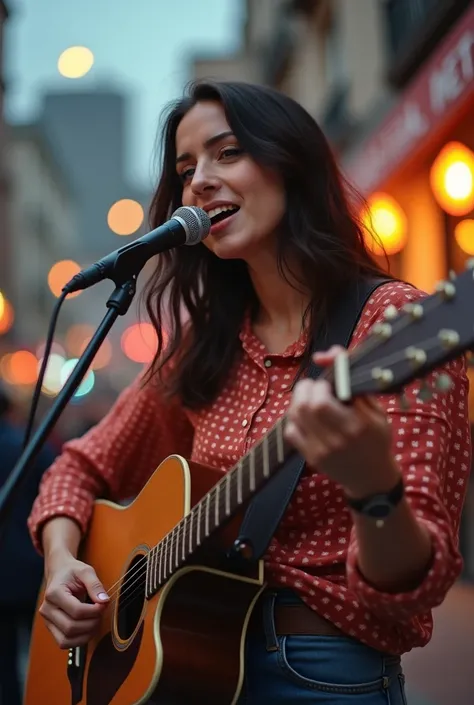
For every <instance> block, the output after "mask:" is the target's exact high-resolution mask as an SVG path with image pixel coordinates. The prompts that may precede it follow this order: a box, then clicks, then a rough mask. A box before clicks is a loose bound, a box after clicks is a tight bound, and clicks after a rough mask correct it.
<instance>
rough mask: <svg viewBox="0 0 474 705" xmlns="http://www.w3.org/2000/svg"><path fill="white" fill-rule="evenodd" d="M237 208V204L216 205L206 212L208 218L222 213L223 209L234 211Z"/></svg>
mask: <svg viewBox="0 0 474 705" xmlns="http://www.w3.org/2000/svg"><path fill="white" fill-rule="evenodd" d="M236 208H237V206H231V205H229V206H217V208H213V209H212V210H210V211H208V212H207V215H208V216H209V218H214V216H216V215H219V213H224V212H225V211H234V210H235V209H236Z"/></svg>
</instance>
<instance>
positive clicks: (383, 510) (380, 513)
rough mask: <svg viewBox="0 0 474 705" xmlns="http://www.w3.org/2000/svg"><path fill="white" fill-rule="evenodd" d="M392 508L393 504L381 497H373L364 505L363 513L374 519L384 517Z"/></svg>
mask: <svg viewBox="0 0 474 705" xmlns="http://www.w3.org/2000/svg"><path fill="white" fill-rule="evenodd" d="M392 509H393V504H392V503H391V502H389V501H388V500H387V499H385V498H383V497H379V498H377V497H374V499H373V500H372V501H371V502H368V504H367V505H366V506H365V507H364V509H363V512H364V514H368V515H369V516H371V517H373V518H374V519H384V518H385V517H387V516H388V515H389V514H390V512H391V511H392Z"/></svg>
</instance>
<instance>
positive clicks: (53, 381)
mask: <svg viewBox="0 0 474 705" xmlns="http://www.w3.org/2000/svg"><path fill="white" fill-rule="evenodd" d="M42 362H43V360H42V359H41V360H39V362H38V372H39V369H40V367H41V364H42ZM65 362H66V361H65V359H64V357H63V356H62V355H58V354H57V353H53V354H52V355H50V356H49V359H48V364H47V365H46V373H45V375H44V379H43V385H42V387H41V390H42V391H43V393H44V394H46V395H47V396H50V397H54V396H56V394H57V393H58V392H59V391H60V389H61V387H62V383H61V370H62V368H63V365H64V363H65Z"/></svg>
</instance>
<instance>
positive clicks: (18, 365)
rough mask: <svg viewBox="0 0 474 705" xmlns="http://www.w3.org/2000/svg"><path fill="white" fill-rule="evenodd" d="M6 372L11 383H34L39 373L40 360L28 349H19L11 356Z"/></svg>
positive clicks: (6, 376)
mask: <svg viewBox="0 0 474 705" xmlns="http://www.w3.org/2000/svg"><path fill="white" fill-rule="evenodd" d="M4 374H5V379H6V380H7V381H8V382H10V384H34V383H35V382H36V379H37V375H38V360H37V359H36V357H35V355H33V353H31V352H29V351H28V350H17V352H14V353H12V354H11V355H10V356H9V358H8V362H7V363H6V365H5V371H4Z"/></svg>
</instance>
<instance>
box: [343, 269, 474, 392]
mask: <svg viewBox="0 0 474 705" xmlns="http://www.w3.org/2000/svg"><path fill="white" fill-rule="evenodd" d="M473 346H474V261H471V262H470V263H469V265H468V268H467V270H466V271H465V272H463V273H462V274H461V275H459V276H458V277H456V278H454V279H452V280H451V281H446V282H440V283H439V284H438V286H437V287H436V292H435V293H434V294H432V295H430V296H427V297H425V298H423V299H420V300H418V301H414V302H413V303H409V304H407V305H406V306H405V307H404V308H403V309H402V310H400V311H397V309H396V308H395V307H394V306H388V307H387V309H386V311H385V319H384V321H382V322H380V323H377V324H375V326H374V327H373V328H372V330H371V332H370V334H369V336H368V337H367V338H366V340H365V341H364V343H363V344H362V345H360V346H359V347H358V348H356V349H355V350H354V352H353V353H352V354H351V355H347V356H345V355H342V356H341V357H340V358H339V360H338V361H337V362H336V364H335V365H334V370H333V374H334V379H335V388H336V394H337V396H338V397H339V398H340V399H343V400H344V399H346V400H347V399H349V398H351V397H352V396H354V397H355V396H360V395H367V394H389V393H391V394H393V393H397V392H399V391H401V390H402V389H403V387H404V386H405V385H406V384H407V383H409V382H411V381H413V380H415V379H417V378H423V377H425V376H426V375H427V374H428V373H429V372H431V371H432V370H433V369H436V368H437V367H439V366H441V365H443V364H444V363H446V362H449V360H452V359H453V358H456V357H459V356H460V355H461V354H462V353H464V352H466V351H467V350H470V349H471V348H472V347H473ZM437 385H438V389H439V390H440V391H444V390H447V389H449V386H450V380H449V378H447V376H445V375H439V376H438V378H437Z"/></svg>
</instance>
